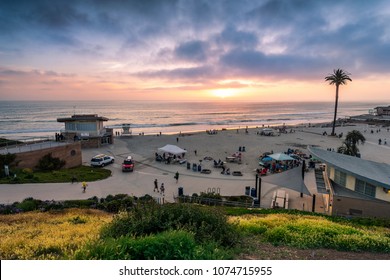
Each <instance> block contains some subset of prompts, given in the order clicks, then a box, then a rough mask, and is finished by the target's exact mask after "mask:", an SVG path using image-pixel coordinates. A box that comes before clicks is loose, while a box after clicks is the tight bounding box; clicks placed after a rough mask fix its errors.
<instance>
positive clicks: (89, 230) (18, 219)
mask: <svg viewBox="0 0 390 280" xmlns="http://www.w3.org/2000/svg"><path fill="white" fill-rule="evenodd" d="M0 258H1V259H104V260H108V259H114V260H115V259H161V260H162V259H184V260H186V259H187V260H190V259H390V221H388V220H374V219H356V220H347V219H341V218H332V217H326V216H320V215H311V214H309V213H303V212H287V211H282V212H277V211H274V210H273V211H270V210H247V209H237V208H220V207H208V206H201V205H193V204H165V205H157V204H155V203H153V202H146V203H137V204H135V205H134V206H133V207H131V209H128V210H127V211H123V212H120V213H118V214H115V215H113V214H109V213H107V212H103V211H99V210H92V209H65V210H55V211H54V210H51V211H48V212H39V211H33V212H28V213H20V214H11V215H0Z"/></svg>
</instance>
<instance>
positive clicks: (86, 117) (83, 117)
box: [57, 114, 108, 122]
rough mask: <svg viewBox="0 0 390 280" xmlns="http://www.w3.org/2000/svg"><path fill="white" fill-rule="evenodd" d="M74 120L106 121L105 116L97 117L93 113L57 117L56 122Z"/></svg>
mask: <svg viewBox="0 0 390 280" xmlns="http://www.w3.org/2000/svg"><path fill="white" fill-rule="evenodd" d="M74 121H108V118H106V117H99V116H98V115H95V114H89V115H73V116H71V117H70V118H57V122H74Z"/></svg>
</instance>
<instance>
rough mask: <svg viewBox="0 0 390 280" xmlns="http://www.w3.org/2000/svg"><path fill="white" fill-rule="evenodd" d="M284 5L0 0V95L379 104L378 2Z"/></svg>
mask: <svg viewBox="0 0 390 280" xmlns="http://www.w3.org/2000/svg"><path fill="white" fill-rule="evenodd" d="M295 2H297V1H287V0H282V1H276V0H257V1H249V0H248V1H231V2H226V1H206V2H202V1H187V0H178V1H157V2H149V1H135V2H134V1H117V0H113V1H97V0H86V1H62V0H54V1H49V2H48V1H43V0H37V1H19V0H15V1H2V2H1V3H0V18H1V20H2V21H1V22H2V24H1V27H0V29H1V32H0V100H37V99H40V100H45V99H49V100H74V99H76V100H82V99H95V100H105V99H118V100H134V99H137V100H194V101H201V100H205V101H207V100H221V99H223V100H232V101H236V100H247V99H249V100H251V101H264V99H266V100H267V101H285V100H290V101H332V100H333V99H334V88H333V86H330V85H328V84H327V83H326V82H325V81H324V77H325V76H327V75H329V74H330V73H332V71H333V69H335V68H342V69H345V71H347V72H349V73H351V78H352V80H353V82H352V83H348V85H346V86H343V87H342V89H341V97H340V98H341V100H345V101H348V100H349V101H355V100H356V101H359V100H362V101H364V100H371V101H375V100H377V101H385V102H386V101H389V100H390V98H389V92H390V84H389V82H388V81H389V74H390V65H389V64H388V63H387V62H388V61H389V60H390V57H389V55H390V52H389V51H388V50H389V49H390V36H388V27H387V23H388V22H389V20H390V12H389V11H390V8H389V7H390V4H389V3H388V2H387V1H384V0H383V1H379V0H378V1H367V3H366V2H363V1H352V0H351V1H333V0H331V1H330V2H331V4H329V3H328V2H329V1H308V2H307V3H306V2H305V3H306V4H305V5H303V4H302V3H301V2H299V3H300V5H296V3H295ZM345 11H348V13H346V12H345ZM26 15H28V16H26ZM378 85H380V86H378Z"/></svg>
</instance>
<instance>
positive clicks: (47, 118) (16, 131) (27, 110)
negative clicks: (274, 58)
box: [0, 101, 382, 140]
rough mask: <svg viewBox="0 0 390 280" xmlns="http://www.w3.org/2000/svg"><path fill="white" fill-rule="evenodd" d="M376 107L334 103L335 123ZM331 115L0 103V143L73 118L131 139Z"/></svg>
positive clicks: (293, 107)
mask: <svg viewBox="0 0 390 280" xmlns="http://www.w3.org/2000/svg"><path fill="white" fill-rule="evenodd" d="M380 105H382V104H377V103H370V102H339V108H338V115H337V117H338V118H345V117H349V116H354V115H360V114H367V113H368V110H369V109H372V108H374V107H376V106H380ZM333 110H334V103H332V102H296V103H293V102H270V103H256V102H253V103H252V102H166V101H162V102H157V101H0V138H8V139H19V140H23V139H30V138H35V137H52V136H54V134H55V133H56V132H60V131H61V130H63V129H64V124H63V123H59V122H57V118H60V117H70V116H71V115H73V114H97V115H99V116H104V117H107V118H108V119H109V120H108V121H107V122H106V123H105V125H106V126H108V127H112V128H114V129H115V130H118V131H119V130H120V127H121V124H123V123H130V124H131V130H132V133H133V134H139V133H144V134H155V133H159V132H162V133H179V132H182V133H186V132H194V131H205V130H211V129H222V128H226V129H235V128H245V127H246V126H248V127H257V126H258V127H261V126H262V125H265V126H268V125H270V126H278V125H283V124H286V125H297V124H302V123H312V124H314V123H321V122H331V121H332V120H333Z"/></svg>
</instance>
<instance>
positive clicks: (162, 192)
mask: <svg viewBox="0 0 390 280" xmlns="http://www.w3.org/2000/svg"><path fill="white" fill-rule="evenodd" d="M160 191H161V194H164V191H165V187H164V183H161V187H160Z"/></svg>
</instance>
